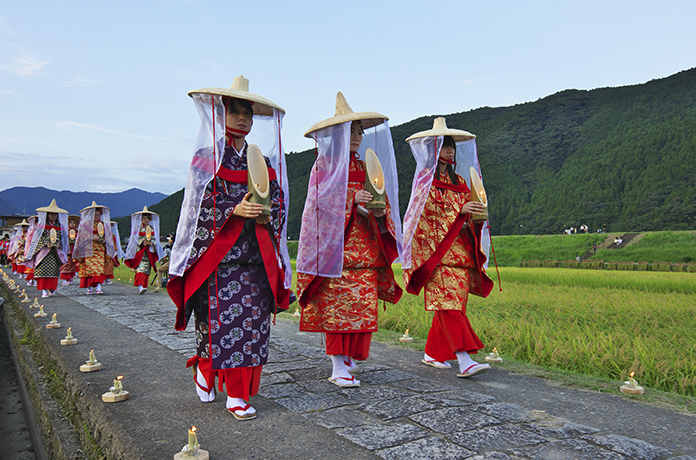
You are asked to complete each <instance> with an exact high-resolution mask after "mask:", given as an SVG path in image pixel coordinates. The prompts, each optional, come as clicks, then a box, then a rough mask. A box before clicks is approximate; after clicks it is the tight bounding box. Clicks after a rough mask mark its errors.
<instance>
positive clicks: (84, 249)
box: [73, 201, 116, 294]
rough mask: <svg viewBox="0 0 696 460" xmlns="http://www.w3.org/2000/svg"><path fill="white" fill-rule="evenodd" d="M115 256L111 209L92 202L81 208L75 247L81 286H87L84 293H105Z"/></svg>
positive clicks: (74, 252) (75, 258) (74, 251)
mask: <svg viewBox="0 0 696 460" xmlns="http://www.w3.org/2000/svg"><path fill="white" fill-rule="evenodd" d="M115 255H116V248H115V247H114V236H113V234H112V233H111V210H110V209H109V208H107V207H106V206H100V205H98V204H97V203H96V202H95V201H92V205H91V206H87V207H86V208H84V209H82V210H81V211H80V225H79V226H78V228H77V237H76V238H75V248H74V249H73V259H74V260H76V261H77V266H78V276H79V277H80V287H81V288H84V289H85V294H93V293H97V294H103V291H102V284H104V281H105V280H106V273H107V270H108V267H109V266H112V265H113V260H112V259H113V257H114V256H115Z"/></svg>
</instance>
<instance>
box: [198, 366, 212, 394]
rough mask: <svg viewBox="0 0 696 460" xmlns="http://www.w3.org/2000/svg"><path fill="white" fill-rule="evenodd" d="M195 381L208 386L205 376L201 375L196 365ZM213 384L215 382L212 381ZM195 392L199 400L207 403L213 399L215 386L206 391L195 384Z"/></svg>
mask: <svg viewBox="0 0 696 460" xmlns="http://www.w3.org/2000/svg"><path fill="white" fill-rule="evenodd" d="M196 381H197V382H198V384H199V385H201V386H203V387H206V388H210V386H209V385H208V382H206V381H205V377H203V373H202V372H201V370H200V369H198V366H196ZM213 385H215V382H213ZM196 393H197V394H198V398H199V399H200V400H201V402H204V403H208V402H213V401H215V388H211V390H210V393H208V392H206V391H205V390H202V389H201V387H199V386H198V385H196Z"/></svg>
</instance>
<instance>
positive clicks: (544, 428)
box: [60, 285, 696, 460]
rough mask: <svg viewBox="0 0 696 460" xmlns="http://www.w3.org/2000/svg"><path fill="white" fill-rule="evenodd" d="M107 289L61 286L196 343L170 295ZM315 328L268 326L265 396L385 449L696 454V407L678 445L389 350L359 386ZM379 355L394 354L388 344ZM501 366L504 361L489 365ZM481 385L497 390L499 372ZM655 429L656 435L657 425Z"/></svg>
mask: <svg viewBox="0 0 696 460" xmlns="http://www.w3.org/2000/svg"><path fill="white" fill-rule="evenodd" d="M105 290H106V291H107V294H105V295H99V296H98V295H91V296H87V295H84V294H83V292H82V290H79V289H77V288H76V287H74V286H68V287H61V288H60V292H61V293H62V294H63V295H66V296H69V297H71V298H72V299H73V300H75V301H77V302H79V303H81V304H83V305H85V306H87V307H89V308H91V309H93V310H96V311H98V312H100V313H102V314H103V315H106V316H108V317H110V318H112V319H113V320H116V321H118V322H119V323H121V324H123V325H125V326H127V327H129V328H131V329H133V330H134V331H137V332H139V333H141V334H143V335H145V336H147V337H148V338H150V339H152V340H154V341H156V342H158V343H160V344H162V345H164V346H166V347H168V348H170V349H172V350H175V351H177V352H179V353H181V354H182V355H185V356H186V357H189V356H191V355H192V354H193V353H194V337H193V334H194V332H193V329H192V327H189V329H188V330H187V331H184V332H176V331H174V329H173V322H174V321H173V318H174V311H175V308H174V305H173V304H172V302H171V301H170V299H169V298H168V297H167V296H166V295H155V294H152V293H147V294H145V295H141V296H138V295H134V290H135V288H131V287H126V286H122V285H112V286H106V287H105ZM190 326H191V325H190ZM319 337H320V336H319V335H318V334H304V333H301V332H298V331H297V325H296V324H294V323H292V322H290V321H287V320H282V319H278V321H277V325H276V326H274V327H273V328H272V339H271V345H272V349H273V350H272V353H271V358H270V361H269V363H268V365H267V366H265V368H264V377H263V379H262V388H261V392H260V396H261V397H263V398H268V399H270V400H273V401H275V402H276V403H278V404H280V405H282V406H283V407H285V408H287V409H288V410H289V411H292V412H294V413H297V414H301V415H303V416H304V417H305V418H306V419H307V420H309V421H311V422H313V423H315V424H317V425H320V426H322V427H325V428H327V429H329V430H332V431H334V432H335V433H336V434H338V435H339V436H342V437H344V438H346V439H348V440H350V441H351V442H353V443H355V444H357V445H359V446H362V447H364V448H366V449H369V450H370V451H372V452H374V453H375V454H377V455H378V456H380V457H382V458H385V459H400V460H404V459H416V458H418V459H442V458H447V459H460V458H461V459H463V458H472V459H517V458H523V459H629V458H630V459H650V460H652V459H666V458H679V459H681V460H687V459H694V460H696V448H695V447H694V445H695V444H696V441H695V440H696V419H694V418H693V417H688V416H684V415H681V414H676V413H675V414H674V416H675V417H677V418H679V421H678V423H679V424H680V426H681V425H683V424H684V423H687V424H689V423H691V424H692V425H691V426H690V427H687V429H686V431H685V433H687V434H688V433H689V432H690V434H691V436H692V437H691V439H688V438H687V439H684V440H683V442H680V441H679V440H677V441H676V442H672V444H671V445H675V446H677V448H676V449H675V450H668V449H666V448H664V447H660V446H659V445H656V443H650V442H646V441H644V440H641V439H639V438H640V436H639V435H640V434H641V430H640V426H645V425H646V424H648V425H649V424H650V423H651V421H650V420H644V421H643V424H642V425H641V423H636V430H635V433H636V436H637V437H630V436H625V435H621V434H616V433H613V432H607V431H606V430H602V429H600V428H597V427H593V426H589V425H588V424H587V423H577V422H574V421H573V420H569V419H563V418H559V417H556V416H553V415H550V414H549V413H547V411H546V410H539V409H538V408H537V409H534V408H532V407H525V405H524V401H523V400H522V399H521V400H520V401H521V403H520V404H517V403H511V402H509V401H501V400H499V399H498V397H496V396H493V395H491V394H486V393H484V392H479V391H471V390H468V389H463V388H462V385H461V384H460V383H461V380H462V379H456V378H455V379H449V380H447V379H443V378H435V377H433V379H429V378H424V377H423V375H417V374H416V373H414V372H412V371H409V369H410V368H409V367H407V366H403V365H401V362H402V361H400V360H399V359H396V358H394V357H393V356H392V358H391V359H392V360H391V361H389V360H385V359H380V358H379V356H378V357H377V358H375V357H374V355H375V354H376V353H373V357H371V358H370V360H368V362H367V363H363V364H360V365H359V372H358V374H357V377H358V378H359V380H361V382H362V386H361V388H357V389H355V388H354V389H340V388H338V387H336V386H335V385H333V384H331V383H330V382H328V380H327V377H328V376H329V375H330V372H331V366H330V362H329V360H328V359H327V358H326V355H325V353H324V350H323V348H322V346H321V342H320V338H319ZM375 346H376V344H373V348H374V347H375ZM401 352H402V353H407V354H409V353H410V354H409V355H408V357H407V358H408V359H410V360H412V361H417V359H418V356H417V355H416V353H415V352H413V351H411V350H402V351H401ZM381 355H382V356H391V355H389V353H388V352H386V353H382V354H381ZM391 362H394V363H396V364H393V365H392V364H390V363H391ZM411 367H413V366H411ZM422 367H424V368H425V366H422ZM404 369H406V370H404ZM428 369H429V368H428ZM435 372H441V371H435ZM495 372H505V371H498V370H496V371H494V372H491V373H489V374H487V375H491V374H494V373H495ZM419 374H422V373H421V372H419ZM425 375H428V374H425ZM443 375H444V374H437V376H438V377H441V376H443ZM449 377H451V376H449ZM470 380H471V379H470ZM498 385H499V386H502V384H498ZM478 387H481V388H490V389H493V390H495V389H496V382H495V381H492V382H490V383H487V386H485V387H484V386H482V385H479V386H478ZM530 390H531V391H534V388H531V389H530ZM565 391H568V392H572V391H575V390H570V389H565ZM488 393H490V392H488ZM561 394H563V393H561ZM627 403H628V404H637V403H632V402H630V401H627ZM589 406H591V404H588V407H589ZM588 410H589V409H588ZM585 412H587V411H585ZM591 413H593V414H594V413H595V412H591ZM597 417H599V418H601V417H602V415H601V414H597ZM585 418H586V417H585ZM682 418H683V420H682ZM597 421H599V419H598V420H597ZM638 422H639V421H638ZM654 428H655V429H659V427H654ZM653 431H654V430H653ZM308 436H311V433H308ZM653 439H659V433H658V437H657V438H655V437H653ZM663 445H670V444H669V443H667V444H663ZM680 454H681V456H680ZM690 455H691V456H690Z"/></svg>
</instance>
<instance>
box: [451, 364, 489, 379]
mask: <svg viewBox="0 0 696 460" xmlns="http://www.w3.org/2000/svg"><path fill="white" fill-rule="evenodd" d="M490 370H491V365H490V364H479V363H476V364H473V365H471V366H469V367H467V368H466V369H464V372H462V373H461V374H457V377H471V376H473V375H479V374H485V373H486V372H488V371H490Z"/></svg>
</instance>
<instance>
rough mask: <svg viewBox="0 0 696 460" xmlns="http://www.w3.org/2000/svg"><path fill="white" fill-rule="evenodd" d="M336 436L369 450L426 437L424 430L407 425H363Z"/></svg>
mask: <svg viewBox="0 0 696 460" xmlns="http://www.w3.org/2000/svg"><path fill="white" fill-rule="evenodd" d="M338 434H339V435H341V436H344V437H346V438H348V439H350V440H351V441H353V442H354V443H356V444H358V445H360V446H363V447H366V448H368V449H370V450H376V449H384V448H386V447H394V446H398V445H401V444H405V443H407V442H411V441H415V440H417V439H420V438H425V437H426V436H428V432H427V431H426V430H424V429H422V428H419V427H416V426H413V425H411V424H408V423H390V424H373V425H364V426H359V427H356V428H346V429H343V430H339V431H338Z"/></svg>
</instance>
